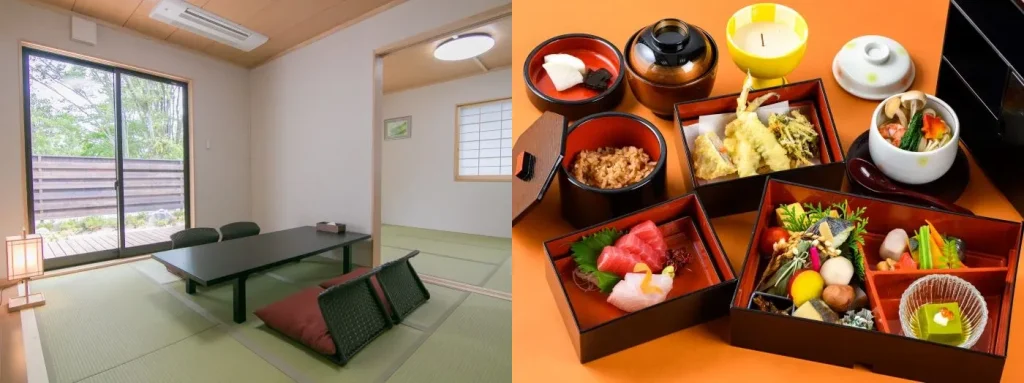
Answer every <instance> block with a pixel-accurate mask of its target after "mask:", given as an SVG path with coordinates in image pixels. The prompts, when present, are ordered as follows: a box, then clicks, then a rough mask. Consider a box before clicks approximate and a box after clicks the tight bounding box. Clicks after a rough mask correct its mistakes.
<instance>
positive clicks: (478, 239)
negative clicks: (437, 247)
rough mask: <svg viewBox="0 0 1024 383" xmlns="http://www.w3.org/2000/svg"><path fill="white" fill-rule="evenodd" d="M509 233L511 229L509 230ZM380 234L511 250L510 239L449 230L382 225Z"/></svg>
mask: <svg viewBox="0 0 1024 383" xmlns="http://www.w3.org/2000/svg"><path fill="white" fill-rule="evenodd" d="M509 233H511V230H510V231H509ZM381 234H382V235H383V237H384V238H390V236H405V237H414V238H421V239H433V240H438V241H444V242H452V243H462V244H466V245H473V246H480V247H488V248H492V249H498V250H511V249H512V239H511V238H508V237H505V238H499V237H489V236H484V235H475V234H466V233H456V232H451V231H441V230H431V229H421V228H417V227H407V226H392V225H383V226H382V230H381Z"/></svg>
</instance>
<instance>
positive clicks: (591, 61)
mask: <svg viewBox="0 0 1024 383" xmlns="http://www.w3.org/2000/svg"><path fill="white" fill-rule="evenodd" d="M558 53H564V54H570V55H573V56H576V57H577V58H579V59H580V60H582V61H583V63H584V64H585V65H586V66H587V69H592V70H597V69H605V70H607V71H608V72H611V74H612V81H611V84H609V85H608V89H605V90H604V91H603V92H599V91H596V90H593V89H588V88H586V87H584V86H582V85H577V86H574V87H572V88H570V89H566V90H565V91H562V92H559V91H557V90H555V84H554V83H552V82H551V79H550V78H548V74H547V71H545V70H544V67H543V66H542V65H544V56H547V55H550V54H558ZM624 63H625V61H624V59H623V56H622V52H620V51H619V49H618V48H616V47H615V45H613V44H612V43H611V42H609V41H608V40H605V39H602V38H600V37H597V36H594V35H588V34H583V33H573V34H567V35H560V36H555V37H553V38H551V39H549V40H547V41H545V42H543V43H541V44H540V45H538V46H537V47H536V48H534V49H533V51H532V52H530V55H529V56H526V63H525V64H523V77H524V78H525V80H526V86H527V88H529V89H530V92H529V93H528V96H529V98H530V102H531V103H532V104H533V105H534V106H535V107H537V109H540V111H542V112H544V111H551V112H555V113H558V114H561V115H563V116H565V118H567V119H568V120H570V121H575V120H578V119H580V118H581V117H583V116H587V115H590V114H594V113H599V112H604V111H608V110H612V109H615V107H616V106H618V105H619V103H620V102H622V96H623V95H624V94H625V85H624V84H623V78H624V77H625V73H624V68H623V66H624V65H625V64H624Z"/></svg>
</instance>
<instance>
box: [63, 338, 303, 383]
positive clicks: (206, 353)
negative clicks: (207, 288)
mask: <svg viewBox="0 0 1024 383" xmlns="http://www.w3.org/2000/svg"><path fill="white" fill-rule="evenodd" d="M222 329H223V327H215V328H212V329H210V330H207V331H203V332H201V333H199V334H196V335H193V336H191V337H189V338H187V339H184V340H182V341H180V342H178V343H175V344H173V345H171V346H168V347H166V348H163V349H160V350H158V351H156V352H153V353H151V354H148V355H145V356H141V357H140V358H138V359H135V360H133V361H131V362H128V363H125V364H122V365H120V366H117V367H116V368H113V369H110V370H107V371H104V372H103V373H100V374H97V375H94V376H92V377H90V378H89V379H85V380H83V381H82V382H85V383H140V382H146V383H181V382H190V383H225V382H246V383H264V382H267V383H276V382H281V383H284V382H292V380H291V379H289V378H288V376H286V375H285V374H283V373H281V371H278V370H277V369H276V368H274V366H272V365H270V364H269V363H267V362H266V361H264V360H263V359H261V358H260V357H259V356H257V355H256V354H253V353H252V352H251V351H249V350H248V349H247V348H245V347H243V346H242V345H241V344H239V343H238V342H236V341H235V340H234V339H232V338H231V337H230V336H229V335H228V334H226V333H225V332H224V331H223V330H222Z"/></svg>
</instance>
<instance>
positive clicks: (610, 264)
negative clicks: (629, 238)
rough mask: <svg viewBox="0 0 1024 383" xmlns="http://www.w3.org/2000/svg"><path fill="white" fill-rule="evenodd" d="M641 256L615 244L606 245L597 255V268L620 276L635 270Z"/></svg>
mask: <svg viewBox="0 0 1024 383" xmlns="http://www.w3.org/2000/svg"><path fill="white" fill-rule="evenodd" d="M637 262H640V258H639V257H637V256H635V255H633V254H631V253H630V252H628V251H625V250H622V249H620V248H618V247H615V246H605V247H604V249H603V250H601V255H599V256H598V257H597V269H598V270H601V271H606V272H609V273H612V274H615V275H618V276H620V277H621V276H623V275H626V274H628V273H632V272H633V267H634V266H636V264H637Z"/></svg>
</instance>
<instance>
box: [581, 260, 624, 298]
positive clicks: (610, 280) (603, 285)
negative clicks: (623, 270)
mask: <svg viewBox="0 0 1024 383" xmlns="http://www.w3.org/2000/svg"><path fill="white" fill-rule="evenodd" d="M578 266H579V269H580V271H583V272H584V273H587V274H590V275H593V276H594V279H597V288H599V289H601V292H602V293H606V294H607V293H611V292H612V288H614V287H615V284H617V283H619V280H620V279H621V278H619V276H618V275H615V274H612V273H609V272H606V271H601V270H598V269H597V267H595V266H591V265H578Z"/></svg>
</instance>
